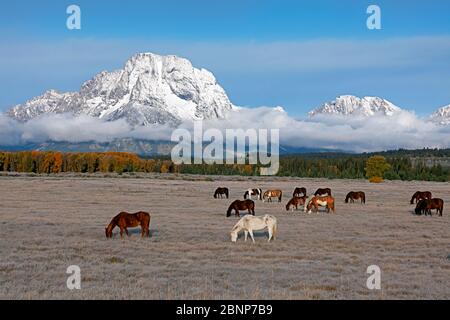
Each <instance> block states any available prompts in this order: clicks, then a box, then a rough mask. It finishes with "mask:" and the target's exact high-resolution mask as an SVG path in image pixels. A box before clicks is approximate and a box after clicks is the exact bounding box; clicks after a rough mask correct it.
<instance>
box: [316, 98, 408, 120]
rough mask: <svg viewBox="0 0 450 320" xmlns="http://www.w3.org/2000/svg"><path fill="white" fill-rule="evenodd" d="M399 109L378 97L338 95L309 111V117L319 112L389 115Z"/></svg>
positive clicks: (367, 115)
mask: <svg viewBox="0 0 450 320" xmlns="http://www.w3.org/2000/svg"><path fill="white" fill-rule="evenodd" d="M399 111H401V109H400V108H399V107H397V106H395V105H394V104H392V103H391V102H389V101H387V100H385V99H382V98H378V97H364V98H358V97H355V96H350V95H345V96H339V97H337V98H336V100H334V101H332V102H327V103H325V104H324V105H322V106H320V107H319V108H316V109H314V110H312V111H310V112H309V113H308V114H309V116H310V117H314V116H316V115H319V114H325V115H344V116H349V115H359V116H365V117H369V116H373V115H375V114H383V115H386V116H391V115H393V114H394V113H396V112H399Z"/></svg>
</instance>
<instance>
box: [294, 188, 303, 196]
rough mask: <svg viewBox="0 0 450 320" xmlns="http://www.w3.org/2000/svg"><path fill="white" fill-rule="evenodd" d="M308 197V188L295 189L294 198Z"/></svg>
mask: <svg viewBox="0 0 450 320" xmlns="http://www.w3.org/2000/svg"><path fill="white" fill-rule="evenodd" d="M300 196H306V188H303V187H302V188H295V189H294V193H292V197H300Z"/></svg>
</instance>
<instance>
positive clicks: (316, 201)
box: [305, 196, 336, 213]
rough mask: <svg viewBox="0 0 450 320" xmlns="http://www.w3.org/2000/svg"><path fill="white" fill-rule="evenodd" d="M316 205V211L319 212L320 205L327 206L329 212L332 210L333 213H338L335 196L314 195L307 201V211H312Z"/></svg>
mask: <svg viewBox="0 0 450 320" xmlns="http://www.w3.org/2000/svg"><path fill="white" fill-rule="evenodd" d="M313 207H314V211H315V212H317V213H319V207H326V209H327V212H328V213H330V210H331V211H333V213H336V210H335V208H334V198H333V197H331V196H324V197H318V196H314V197H312V198H311V199H310V200H309V201H308V202H307V203H305V212H307V211H308V213H311V211H312V208H313Z"/></svg>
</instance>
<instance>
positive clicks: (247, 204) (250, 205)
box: [227, 199, 255, 217]
mask: <svg viewBox="0 0 450 320" xmlns="http://www.w3.org/2000/svg"><path fill="white" fill-rule="evenodd" d="M232 210H234V211H235V215H236V216H237V217H240V216H241V215H240V214H239V210H248V214H252V215H255V202H254V201H253V200H250V199H247V200H244V201H241V200H236V201H234V202H233V203H232V204H230V206H229V207H228V210H227V217H229V216H231V211H232Z"/></svg>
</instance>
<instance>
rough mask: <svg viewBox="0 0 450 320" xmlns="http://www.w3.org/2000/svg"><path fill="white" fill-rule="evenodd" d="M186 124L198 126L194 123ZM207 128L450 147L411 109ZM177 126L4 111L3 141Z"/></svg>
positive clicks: (150, 133)
mask: <svg viewBox="0 0 450 320" xmlns="http://www.w3.org/2000/svg"><path fill="white" fill-rule="evenodd" d="M180 127H183V128H186V129H189V130H193V124H192V123H183V124H181V126H180ZM203 127H204V129H207V128H216V129H219V130H221V131H223V132H224V131H225V129H244V130H246V129H280V144H281V145H284V146H290V147H307V148H326V149H330V150H333V149H339V150H348V151H355V152H363V151H380V150H388V149H398V148H410V149H412V148H414V149H415V148H423V147H433V148H434V147H436V148H448V147H450V126H447V127H443V126H438V125H436V124H434V123H431V122H428V121H426V120H424V119H421V118H419V117H417V116H416V115H415V114H414V113H411V112H409V111H401V112H399V113H398V114H395V115H393V116H389V117H386V116H382V115H380V116H373V117H369V118H363V117H343V116H330V115H326V116H316V117H314V118H311V119H309V118H308V119H302V120H297V119H293V118H291V117H289V115H288V114H287V113H286V112H285V111H283V109H281V108H268V107H260V108H251V109H250V108H240V109H238V110H236V111H233V112H231V113H230V114H229V115H228V117H227V119H224V120H208V121H204V122H203ZM173 130H174V128H171V127H168V126H164V125H155V126H151V127H137V128H132V127H130V125H129V124H128V123H127V122H126V121H124V120H118V121H113V122H105V121H102V120H100V119H96V118H91V117H88V116H81V117H73V116H71V115H69V114H59V115H46V116H43V117H40V118H37V119H34V120H31V121H29V122H26V123H20V122H17V121H15V120H13V119H11V118H9V117H7V116H6V115H0V145H3V146H19V145H25V144H29V143H43V142H47V141H64V142H71V143H78V142H88V141H97V142H108V141H112V140H114V139H120V138H136V139H145V140H162V141H170V138H171V135H172V132H173Z"/></svg>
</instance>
